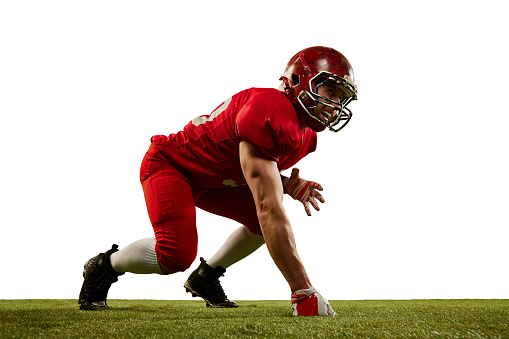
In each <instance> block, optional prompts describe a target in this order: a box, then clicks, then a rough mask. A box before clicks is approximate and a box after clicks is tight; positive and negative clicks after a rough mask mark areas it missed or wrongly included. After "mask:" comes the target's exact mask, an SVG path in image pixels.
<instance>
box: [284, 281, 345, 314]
mask: <svg viewBox="0 0 509 339" xmlns="http://www.w3.org/2000/svg"><path fill="white" fill-rule="evenodd" d="M292 309H293V315H294V316H296V317H298V316H313V315H336V312H334V310H333V309H332V307H331V306H330V305H329V301H328V300H327V299H325V298H324V297H322V296H321V295H320V293H318V292H317V291H316V288H314V287H311V288H309V289H304V290H298V291H295V292H294V293H292Z"/></svg>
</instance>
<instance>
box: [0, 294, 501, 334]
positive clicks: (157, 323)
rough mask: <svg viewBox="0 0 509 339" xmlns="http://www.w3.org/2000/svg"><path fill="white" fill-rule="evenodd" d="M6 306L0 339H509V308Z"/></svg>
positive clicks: (456, 303) (0, 304) (494, 304)
mask: <svg viewBox="0 0 509 339" xmlns="http://www.w3.org/2000/svg"><path fill="white" fill-rule="evenodd" d="M108 304H109V305H110V308H109V309H107V310H101V311H80V310H78V306H77V302H76V300H0V320H1V325H0V338H34V337H44V338H48V337H66V338H77V337H80V338H91V337H96V338H97V337H99V338H101V337H103V338H112V337H117V338H129V337H134V338H142V337H145V338H149V337H152V338H162V337H168V338H239V337H268V338H284V337H293V338H296V337H300V338H333V337H354V338H509V300H405V301H400V300H389V301H387V300H383V301H331V305H332V307H333V308H334V309H335V310H336V312H337V313H338V316H336V317H309V318H304V317H299V318H295V317H293V316H292V315H291V309H290V306H289V301H240V302H239V304H240V308H238V309H210V308H206V307H205V303H204V302H203V301H194V300H193V301H182V300H180V301H160V300H109V301H108Z"/></svg>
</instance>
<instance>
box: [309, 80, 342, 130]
mask: <svg viewBox="0 0 509 339" xmlns="http://www.w3.org/2000/svg"><path fill="white" fill-rule="evenodd" d="M317 93H318V95H321V96H323V97H326V98H327V99H330V100H333V101H335V102H341V101H343V99H344V95H345V93H344V91H343V90H342V89H341V87H339V86H337V85H334V84H332V83H327V82H326V83H324V84H323V85H321V86H319V87H318V88H317ZM334 106H336V105H334ZM338 109H340V107H338ZM338 109H335V108H333V107H330V106H327V105H324V104H322V103H318V105H317V106H316V107H315V108H314V109H313V113H314V114H315V116H316V117H318V118H320V119H321V120H323V121H325V122H332V121H334V120H335V119H336V118H337V116H338V114H339V111H338Z"/></svg>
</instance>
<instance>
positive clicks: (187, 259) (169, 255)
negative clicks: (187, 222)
mask: <svg viewBox="0 0 509 339" xmlns="http://www.w3.org/2000/svg"><path fill="white" fill-rule="evenodd" d="M196 254H197V250H196V249H188V248H180V249H173V250H172V251H170V252H166V253H164V252H162V253H161V263H162V265H163V266H164V267H165V268H167V269H166V272H165V270H163V272H165V273H166V274H168V273H176V272H184V271H185V270H187V269H188V268H189V267H190V266H191V265H192V263H193V262H194V259H195V258H196Z"/></svg>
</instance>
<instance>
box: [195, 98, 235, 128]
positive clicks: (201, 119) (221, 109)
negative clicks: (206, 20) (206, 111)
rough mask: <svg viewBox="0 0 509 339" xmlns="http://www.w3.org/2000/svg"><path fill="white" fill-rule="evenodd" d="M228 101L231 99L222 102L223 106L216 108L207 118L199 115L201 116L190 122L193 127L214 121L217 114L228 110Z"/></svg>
mask: <svg viewBox="0 0 509 339" xmlns="http://www.w3.org/2000/svg"><path fill="white" fill-rule="evenodd" d="M230 101H232V98H229V99H228V100H226V101H225V102H223V104H222V105H221V106H219V107H218V108H216V109H215V110H214V112H212V113H211V114H210V115H209V116H206V115H201V116H199V117H197V118H194V119H193V120H191V122H192V123H193V125H195V126H199V125H201V124H204V123H206V122H207V121H212V120H214V118H215V117H217V116H218V115H219V114H221V113H223V112H224V110H225V109H227V108H228V105H229V104H230Z"/></svg>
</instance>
